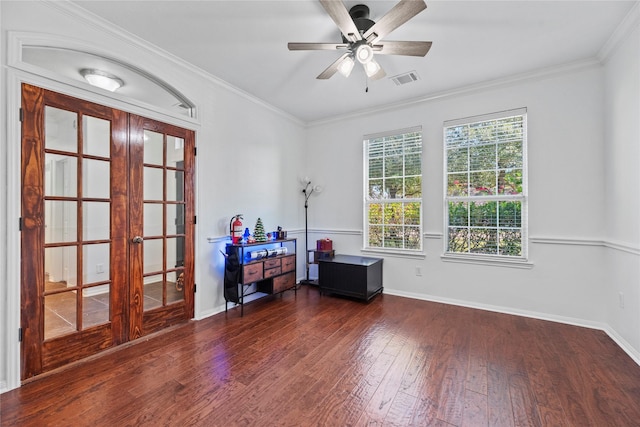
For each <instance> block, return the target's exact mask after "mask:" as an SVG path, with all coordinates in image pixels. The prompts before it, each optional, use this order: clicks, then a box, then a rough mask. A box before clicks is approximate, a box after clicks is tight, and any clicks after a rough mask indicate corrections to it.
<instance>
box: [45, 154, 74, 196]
mask: <svg viewBox="0 0 640 427" xmlns="http://www.w3.org/2000/svg"><path fill="white" fill-rule="evenodd" d="M44 171H45V172H44V195H45V196H58V197H76V195H77V194H78V187H77V183H78V158H77V157H72V156H64V155H61V154H51V153H46V154H45V155H44Z"/></svg>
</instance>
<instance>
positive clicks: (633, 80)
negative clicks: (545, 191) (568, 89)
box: [602, 24, 640, 351]
mask: <svg viewBox="0 0 640 427" xmlns="http://www.w3.org/2000/svg"><path fill="white" fill-rule="evenodd" d="M639 52H640V30H639V29H638V25H637V24H636V25H635V28H633V29H632V32H631V33H630V35H629V36H628V37H627V38H626V39H625V40H624V43H623V44H621V45H620V46H619V47H618V48H617V49H616V50H615V51H614V52H613V53H612V54H611V55H610V56H609V58H608V60H607V62H606V64H605V74H604V85H605V150H604V163H605V175H604V183H605V206H606V211H605V224H606V227H605V239H606V241H607V243H608V247H607V249H606V251H605V259H606V260H607V277H606V281H605V282H603V284H602V285H603V287H604V290H605V295H604V299H603V303H604V305H605V306H606V322H607V324H608V325H609V327H610V329H611V330H612V332H613V334H615V336H616V338H617V339H618V340H619V341H621V342H622V343H626V344H627V345H629V346H631V347H633V348H635V349H636V350H638V351H640V168H639V167H638V166H639V164H640V121H639V120H638V118H639V117H640V98H639V94H640V59H639V56H638V53H639ZM621 294H622V298H623V302H622V304H621V303H620V298H621V297H620V295H621ZM621 305H622V306H621Z"/></svg>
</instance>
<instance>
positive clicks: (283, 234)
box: [275, 226, 287, 240]
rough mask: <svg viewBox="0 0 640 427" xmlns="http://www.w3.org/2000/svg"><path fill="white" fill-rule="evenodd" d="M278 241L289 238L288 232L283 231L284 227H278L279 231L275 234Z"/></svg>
mask: <svg viewBox="0 0 640 427" xmlns="http://www.w3.org/2000/svg"><path fill="white" fill-rule="evenodd" d="M275 234H276V240H284V239H286V238H287V232H286V231H284V230H283V229H282V227H280V226H278V231H276V232H275Z"/></svg>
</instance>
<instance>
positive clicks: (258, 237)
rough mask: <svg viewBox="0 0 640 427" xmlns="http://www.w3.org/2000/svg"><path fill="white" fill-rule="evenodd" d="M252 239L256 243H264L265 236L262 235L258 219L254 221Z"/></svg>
mask: <svg viewBox="0 0 640 427" xmlns="http://www.w3.org/2000/svg"><path fill="white" fill-rule="evenodd" d="M253 238H254V239H255V241H256V242H266V241H267V236H266V235H265V234H264V225H263V224H262V219H261V218H258V220H257V221H256V227H255V228H254V229H253Z"/></svg>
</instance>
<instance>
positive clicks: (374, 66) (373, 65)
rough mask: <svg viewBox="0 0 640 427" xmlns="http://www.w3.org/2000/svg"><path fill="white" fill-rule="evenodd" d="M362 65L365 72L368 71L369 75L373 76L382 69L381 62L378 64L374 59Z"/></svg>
mask: <svg viewBox="0 0 640 427" xmlns="http://www.w3.org/2000/svg"><path fill="white" fill-rule="evenodd" d="M362 66H363V67H364V72H365V73H367V77H373V76H375V75H376V73H377V72H378V71H380V64H378V63H377V62H376V61H375V60H374V59H371V60H370V61H369V62H367V63H364V64H362Z"/></svg>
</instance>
